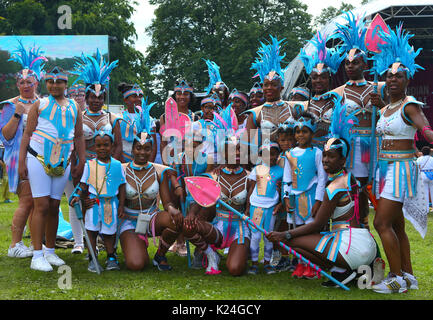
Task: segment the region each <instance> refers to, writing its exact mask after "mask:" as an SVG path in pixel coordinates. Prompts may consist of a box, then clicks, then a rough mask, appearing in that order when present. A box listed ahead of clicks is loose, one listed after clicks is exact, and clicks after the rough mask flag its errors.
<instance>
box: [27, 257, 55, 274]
mask: <svg viewBox="0 0 433 320" xmlns="http://www.w3.org/2000/svg"><path fill="white" fill-rule="evenodd" d="M30 269H33V270H38V271H45V272H49V271H53V267H52V266H51V265H50V264H49V262H48V261H47V259H45V257H44V256H42V257H39V258H37V259H32V263H31V264H30Z"/></svg>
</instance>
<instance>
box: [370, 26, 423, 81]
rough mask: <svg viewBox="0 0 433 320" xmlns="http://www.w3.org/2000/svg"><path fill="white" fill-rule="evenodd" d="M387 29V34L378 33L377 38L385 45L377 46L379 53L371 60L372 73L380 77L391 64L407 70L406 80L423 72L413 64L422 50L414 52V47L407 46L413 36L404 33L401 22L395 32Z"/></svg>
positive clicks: (418, 66)
mask: <svg viewBox="0 0 433 320" xmlns="http://www.w3.org/2000/svg"><path fill="white" fill-rule="evenodd" d="M388 29H389V33H386V32H383V31H379V36H380V37H381V38H382V39H383V40H384V41H385V42H386V43H385V44H379V45H378V48H379V49H380V50H381V52H380V53H377V54H375V55H374V56H373V58H372V60H373V61H374V62H375V63H374V66H373V68H372V72H377V73H378V74H380V75H382V74H383V73H385V72H386V71H387V70H388V68H389V67H390V66H391V65H392V64H393V63H395V62H400V63H401V64H402V65H404V66H405V67H406V68H407V69H408V78H412V77H413V76H414V74H415V72H416V71H418V70H420V69H421V70H424V68H423V67H421V66H420V65H418V64H416V63H415V58H416V57H417V56H418V55H419V54H420V52H421V50H422V48H419V49H418V50H416V51H415V49H414V47H413V46H411V45H410V44H409V39H411V38H412V37H413V36H414V35H413V34H410V33H409V32H405V30H404V29H403V24H402V23H401V22H400V24H399V25H398V26H397V27H396V28H395V31H394V30H392V29H391V28H388Z"/></svg>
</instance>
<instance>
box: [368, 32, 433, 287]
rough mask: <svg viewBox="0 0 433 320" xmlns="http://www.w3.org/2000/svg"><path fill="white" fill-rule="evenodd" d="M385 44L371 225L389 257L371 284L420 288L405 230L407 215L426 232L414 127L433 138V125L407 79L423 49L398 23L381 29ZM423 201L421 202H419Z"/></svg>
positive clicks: (380, 68) (378, 68)
mask: <svg viewBox="0 0 433 320" xmlns="http://www.w3.org/2000/svg"><path fill="white" fill-rule="evenodd" d="M379 35H380V36H381V37H382V38H383V40H384V42H386V44H383V45H379V49H380V50H381V53H380V54H376V55H375V56H374V57H373V59H374V60H376V61H375V67H376V68H375V71H376V72H377V73H378V74H379V75H382V74H385V81H386V86H387V88H388V93H389V97H390V104H388V105H387V106H386V107H385V108H383V109H382V110H381V111H380V118H379V120H378V122H377V127H376V130H377V133H378V134H379V135H380V136H381V144H380V148H379V160H378V171H377V173H376V182H377V189H376V191H377V193H376V198H378V199H379V200H378V205H377V209H376V215H375V217H374V228H375V229H376V230H377V232H378V233H379V236H380V238H381V240H382V245H383V248H384V250H385V254H386V257H387V260H388V263H389V270H390V273H389V275H388V277H387V278H386V279H385V280H384V281H383V282H381V283H380V284H377V285H375V286H373V290H374V291H375V292H379V293H402V292H406V291H407V290H408V289H418V280H417V279H416V278H415V277H414V275H413V270H412V262H411V257H410V244H409V239H408V236H407V234H406V231H405V221H404V218H407V219H408V220H409V221H411V222H412V223H413V225H414V227H415V228H416V229H417V230H418V231H419V232H420V233H421V236H424V235H425V232H426V229H427V213H428V211H427V208H426V206H425V204H424V203H425V202H426V201H428V200H427V199H428V198H427V199H426V195H425V194H424V190H423V187H422V184H421V183H419V181H418V176H419V168H418V166H417V165H416V161H415V160H416V158H415V143H414V138H415V133H416V131H417V130H419V131H420V132H422V134H423V136H424V138H425V139H426V141H428V142H429V143H432V142H433V130H432V129H431V127H430V125H429V122H428V120H427V119H426V117H425V115H424V113H423V111H422V110H421V106H422V105H423V103H421V102H419V101H416V100H415V98H413V97H411V96H407V95H406V92H407V87H408V85H409V81H410V79H411V78H412V77H413V76H414V74H415V72H416V71H417V70H418V69H422V67H420V66H419V65H417V64H416V63H415V58H416V57H417V56H418V54H419V52H420V51H421V49H418V50H415V48H413V46H411V45H410V44H409V39H410V38H411V37H412V36H413V35H411V34H409V33H407V32H405V31H404V30H403V28H402V25H401V24H400V25H399V26H398V27H397V28H396V30H395V31H394V30H390V31H389V33H383V32H380V33H379ZM423 202H424V203H423Z"/></svg>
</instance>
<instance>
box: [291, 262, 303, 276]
mask: <svg viewBox="0 0 433 320" xmlns="http://www.w3.org/2000/svg"><path fill="white" fill-rule="evenodd" d="M304 271H305V265H303V264H302V263H298V264H297V265H296V268H295V271H293V273H292V277H294V278H298V279H301V278H302V276H303V274H304Z"/></svg>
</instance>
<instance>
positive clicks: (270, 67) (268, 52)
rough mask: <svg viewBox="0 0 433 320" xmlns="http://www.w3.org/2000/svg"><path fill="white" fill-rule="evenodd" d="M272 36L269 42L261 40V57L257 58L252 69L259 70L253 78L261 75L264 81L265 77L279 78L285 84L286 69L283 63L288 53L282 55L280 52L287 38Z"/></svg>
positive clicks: (259, 53)
mask: <svg viewBox="0 0 433 320" xmlns="http://www.w3.org/2000/svg"><path fill="white" fill-rule="evenodd" d="M270 37H271V41H270V42H268V44H264V43H263V42H260V48H259V50H258V51H257V54H258V55H259V57H258V58H256V60H255V62H254V63H253V64H252V65H251V68H250V69H252V70H257V73H256V74H255V75H254V76H253V78H255V77H257V76H258V77H260V80H261V82H262V83H263V81H264V80H265V79H269V80H272V79H279V80H280V81H281V84H284V72H285V69H282V68H281V63H282V62H283V59H284V58H285V56H286V55H285V54H284V55H281V56H280V53H281V48H282V46H283V44H284V40H285V39H282V40H278V39H277V38H275V37H273V36H270Z"/></svg>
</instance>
